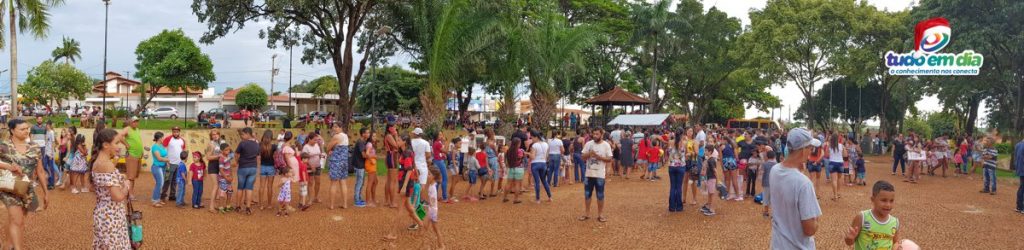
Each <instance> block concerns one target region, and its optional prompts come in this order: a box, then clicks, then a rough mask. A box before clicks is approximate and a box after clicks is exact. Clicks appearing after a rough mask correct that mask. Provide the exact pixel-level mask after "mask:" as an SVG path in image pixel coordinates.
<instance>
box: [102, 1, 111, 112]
mask: <svg viewBox="0 0 1024 250" xmlns="http://www.w3.org/2000/svg"><path fill="white" fill-rule="evenodd" d="M103 6H104V9H105V10H104V13H103V74H102V76H103V78H102V79H100V81H102V82H103V104H102V105H101V106H100V113H103V111H105V110H106V108H107V26H109V23H110V0H103Z"/></svg>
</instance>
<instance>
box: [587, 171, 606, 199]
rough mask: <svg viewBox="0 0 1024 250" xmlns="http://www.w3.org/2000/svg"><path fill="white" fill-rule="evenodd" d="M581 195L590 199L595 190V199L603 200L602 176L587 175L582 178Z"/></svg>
mask: <svg viewBox="0 0 1024 250" xmlns="http://www.w3.org/2000/svg"><path fill="white" fill-rule="evenodd" d="M583 183H584V184H583V195H584V196H585V197H586V198H587V200H590V197H591V195H593V193H594V191H597V200H599V201H603V200H604V178H597V177H587V179H585V180H583Z"/></svg>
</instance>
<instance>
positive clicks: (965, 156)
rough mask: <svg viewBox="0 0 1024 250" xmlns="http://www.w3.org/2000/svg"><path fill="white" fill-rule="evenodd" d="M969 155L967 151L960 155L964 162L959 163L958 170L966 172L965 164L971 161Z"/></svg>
mask: <svg viewBox="0 0 1024 250" xmlns="http://www.w3.org/2000/svg"><path fill="white" fill-rule="evenodd" d="M970 155H971V154H970V153H967V154H965V155H963V156H962V157H961V158H962V159H961V160H963V162H964V163H961V164H960V172H964V173H967V164H970V163H971V162H970V160H971V157H970Z"/></svg>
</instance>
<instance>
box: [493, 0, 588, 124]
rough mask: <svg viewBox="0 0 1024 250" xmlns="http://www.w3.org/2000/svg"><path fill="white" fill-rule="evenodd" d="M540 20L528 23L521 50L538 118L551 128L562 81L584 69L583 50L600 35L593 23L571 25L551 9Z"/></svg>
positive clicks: (532, 102) (518, 48) (526, 23)
mask: <svg viewBox="0 0 1024 250" xmlns="http://www.w3.org/2000/svg"><path fill="white" fill-rule="evenodd" d="M540 15H541V17H540V18H539V20H528V21H526V22H524V24H523V26H522V28H523V29H524V30H523V32H522V33H521V34H522V38H521V39H518V40H519V41H521V42H522V44H521V45H519V46H516V47H517V48H516V50H518V51H517V52H513V53H516V54H519V57H520V59H521V60H523V63H524V64H523V65H524V67H525V72H526V76H527V77H528V78H529V87H530V104H531V105H532V106H533V111H534V117H533V120H534V121H539V124H537V125H539V127H540V128H542V129H547V128H548V127H549V126H550V124H549V121H551V120H552V118H553V116H554V112H555V108H557V107H556V103H557V102H558V100H559V99H560V97H559V94H558V91H557V90H558V89H559V88H564V86H561V87H560V86H559V84H560V83H561V84H565V83H567V82H568V81H569V80H570V79H569V78H570V77H571V76H573V75H574V73H578V72H580V71H583V70H584V67H583V65H584V64H585V63H584V62H583V60H582V55H583V52H584V51H585V50H586V49H588V48H590V47H592V46H594V45H595V44H596V42H597V41H598V39H600V38H601V36H600V35H599V34H597V33H596V32H594V31H593V29H590V27H589V26H576V27H569V25H568V24H567V23H566V21H565V17H564V16H562V15H561V14H560V13H557V12H554V11H550V12H546V13H541V14H540Z"/></svg>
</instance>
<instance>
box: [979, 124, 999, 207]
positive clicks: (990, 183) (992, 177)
mask: <svg viewBox="0 0 1024 250" xmlns="http://www.w3.org/2000/svg"><path fill="white" fill-rule="evenodd" d="M993 141H994V140H993V139H992V138H987V137H986V138H985V139H984V140H982V142H983V143H984V145H985V148H984V151H983V153H982V156H981V158H982V159H984V160H985V163H984V165H982V170H981V171H982V181H983V182H984V185H983V188H982V189H981V192H982V193H989V194H991V195H996V162H997V161H998V160H999V159H997V157H998V156H999V151H996V148H995V147H993V146H992V145H993V144H992V143H993ZM990 188H991V189H990ZM990 191H991V192H990Z"/></svg>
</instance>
